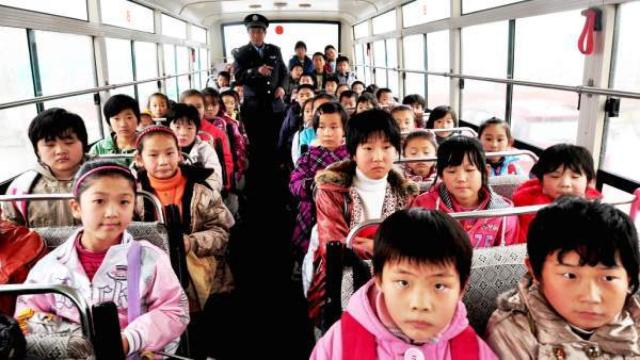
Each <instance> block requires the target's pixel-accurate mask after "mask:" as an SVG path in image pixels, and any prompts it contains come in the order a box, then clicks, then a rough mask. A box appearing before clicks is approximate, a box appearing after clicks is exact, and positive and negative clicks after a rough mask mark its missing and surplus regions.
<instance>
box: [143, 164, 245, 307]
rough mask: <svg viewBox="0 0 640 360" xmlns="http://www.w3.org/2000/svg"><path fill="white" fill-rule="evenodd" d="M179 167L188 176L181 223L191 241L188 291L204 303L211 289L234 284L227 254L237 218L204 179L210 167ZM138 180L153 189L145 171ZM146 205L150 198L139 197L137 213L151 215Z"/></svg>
mask: <svg viewBox="0 0 640 360" xmlns="http://www.w3.org/2000/svg"><path fill="white" fill-rule="evenodd" d="M180 169H181V171H182V174H183V175H184V176H185V178H186V179H187V184H186V186H185V190H184V195H183V196H182V227H183V232H184V234H185V237H186V238H188V239H189V240H190V243H191V251H190V252H189V253H188V254H187V267H188V268H189V273H190V274H191V280H192V285H193V291H189V295H190V297H191V299H192V300H196V298H195V297H197V300H198V302H199V304H200V306H204V303H205V302H206V299H207V298H208V296H209V295H210V294H211V293H218V292H226V291H230V290H231V289H232V288H233V278H232V276H231V271H230V269H229V266H228V264H227V261H226V254H227V244H228V242H229V230H230V229H231V227H232V226H233V225H234V223H235V221H234V219H233V216H232V215H231V213H230V212H229V210H228V209H227V207H226V206H225V205H224V204H223V202H222V197H221V196H220V193H219V192H217V191H215V190H212V189H211V188H209V186H208V185H206V184H205V183H204V182H205V180H206V179H207V177H208V176H209V173H210V172H211V170H208V171H207V169H202V168H196V167H191V166H181V167H180ZM138 181H139V182H140V186H141V187H142V189H143V190H147V191H149V192H154V190H153V189H152V188H151V185H150V183H149V178H148V175H147V173H146V171H141V172H140V173H139V174H138ZM144 205H148V202H144V203H143V201H138V209H137V210H138V213H143V218H150V217H152V215H151V213H150V212H151V209H148V208H144V209H143V207H144ZM187 210H188V211H187ZM197 274H199V275H197ZM203 276H204V278H203Z"/></svg>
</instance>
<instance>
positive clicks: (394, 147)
mask: <svg viewBox="0 0 640 360" xmlns="http://www.w3.org/2000/svg"><path fill="white" fill-rule="evenodd" d="M346 134H347V141H346V144H347V150H348V151H349V157H350V159H349V160H345V161H341V162H337V163H334V164H332V165H330V166H329V167H328V168H326V169H325V170H323V171H319V172H318V174H317V175H316V178H315V181H316V184H317V189H316V198H315V200H316V212H317V229H318V239H319V246H318V249H317V250H316V251H315V253H314V270H315V274H314V276H313V279H312V282H311V286H310V288H309V291H308V297H307V298H308V300H309V302H310V305H309V306H310V310H309V312H310V317H311V318H312V319H314V320H315V319H317V318H318V315H319V311H320V308H321V307H322V305H323V302H324V284H325V270H326V269H325V264H324V260H323V259H324V257H325V253H326V245H327V243H328V242H330V241H334V240H340V241H345V240H346V237H347V234H348V233H349V230H350V229H352V228H353V227H355V226H356V225H358V224H360V223H362V222H363V221H366V220H370V219H381V218H382V219H383V218H386V217H387V216H389V215H391V214H392V213H394V212H395V211H397V210H400V209H403V208H405V207H407V206H409V205H410V204H411V203H412V201H413V199H414V197H415V196H416V195H417V194H418V186H417V185H416V184H415V183H414V182H412V181H409V180H406V179H405V178H404V176H402V174H401V173H399V172H398V171H396V170H395V169H393V161H394V160H396V159H397V158H398V154H399V153H400V129H399V128H398V125H396V123H395V122H394V121H393V118H392V117H391V114H389V113H388V112H386V111H384V110H380V109H372V110H368V111H365V112H363V113H361V114H357V115H354V116H353V117H352V118H351V119H349V121H348V122H347V132H346ZM352 246H353V249H354V251H355V252H356V254H358V256H359V257H361V258H364V259H369V258H371V255H372V253H373V239H370V238H366V237H356V238H355V239H354V242H353V244H352Z"/></svg>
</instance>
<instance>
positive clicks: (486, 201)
mask: <svg viewBox="0 0 640 360" xmlns="http://www.w3.org/2000/svg"><path fill="white" fill-rule="evenodd" d="M480 191H481V192H482V193H483V196H482V197H481V199H482V200H481V202H480V206H478V209H477V210H491V209H503V208H508V207H513V204H512V203H511V202H510V201H509V200H507V199H505V198H503V197H502V196H500V195H498V194H496V193H493V192H491V191H490V190H489V189H486V188H485V189H482V190H480ZM413 206H414V207H421V208H425V209H434V210H441V211H443V212H446V213H447V214H449V213H455V212H461V211H463V210H462V208H461V207H460V206H459V205H458V204H457V203H456V201H455V199H454V198H453V196H451V195H450V194H449V192H448V191H447V189H446V187H445V186H444V183H439V184H436V185H435V186H434V189H432V190H431V191H429V192H427V193H424V194H422V195H420V196H418V197H417V198H416V201H415V202H414V203H413ZM460 224H461V225H462V227H463V228H464V230H465V231H466V232H467V235H469V240H470V241H471V244H472V245H473V247H474V248H479V247H489V246H499V245H511V244H514V243H516V240H517V236H518V217H517V216H503V217H489V218H479V219H467V220H461V221H460Z"/></svg>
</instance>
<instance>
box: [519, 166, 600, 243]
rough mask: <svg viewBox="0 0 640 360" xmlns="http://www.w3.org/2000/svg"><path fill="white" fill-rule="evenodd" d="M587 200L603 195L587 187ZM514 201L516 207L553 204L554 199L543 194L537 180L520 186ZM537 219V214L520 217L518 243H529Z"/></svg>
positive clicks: (540, 184) (540, 183)
mask: <svg viewBox="0 0 640 360" xmlns="http://www.w3.org/2000/svg"><path fill="white" fill-rule="evenodd" d="M586 198H587V199H600V198H602V194H601V193H600V192H599V191H598V190H596V189H594V188H592V187H590V186H589V187H587V191H586ZM512 199H513V203H514V204H515V206H529V205H544V204H551V203H552V202H553V199H552V198H551V197H549V196H548V195H547V194H544V193H543V192H542V182H540V180H538V179H537V178H536V179H531V180H529V181H527V182H524V183H522V185H520V186H519V187H518V188H517V189H516V191H515V192H514V193H513V197H512ZM535 217H536V215H535V214H525V215H519V216H518V220H519V222H520V230H519V234H518V243H525V242H527V233H528V232H529V225H531V222H532V221H533V219H535Z"/></svg>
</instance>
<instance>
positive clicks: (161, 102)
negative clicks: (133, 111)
mask: <svg viewBox="0 0 640 360" xmlns="http://www.w3.org/2000/svg"><path fill="white" fill-rule="evenodd" d="M147 109H149V111H151V117H152V118H153V119H165V118H166V117H167V113H168V112H169V98H168V97H167V95H165V94H163V93H159V92H157V93H153V94H151V95H149V100H148V101H147ZM154 121H155V120H154Z"/></svg>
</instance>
